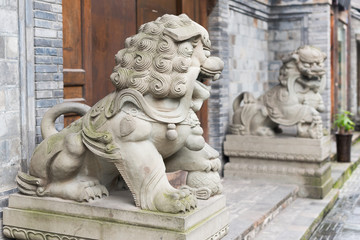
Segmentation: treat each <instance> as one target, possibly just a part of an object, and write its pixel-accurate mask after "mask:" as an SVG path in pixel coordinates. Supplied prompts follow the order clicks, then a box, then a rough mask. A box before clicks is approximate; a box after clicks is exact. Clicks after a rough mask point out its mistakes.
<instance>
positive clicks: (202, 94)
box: [110, 14, 224, 111]
mask: <svg viewBox="0 0 360 240" xmlns="http://www.w3.org/2000/svg"><path fill="white" fill-rule="evenodd" d="M210 47H211V43H210V40H209V35H208V33H207V31H206V30H205V29H204V28H203V27H202V26H200V25H199V24H197V23H195V22H193V21H192V20H191V19H190V18H189V17H188V16H186V15H185V14H182V15H180V16H174V15H164V16H162V17H159V18H158V19H156V20H155V21H153V22H149V23H146V24H144V25H142V26H141V27H140V29H139V33H138V34H136V35H134V36H132V37H129V38H127V39H126V42H125V48H124V49H122V50H120V51H119V52H118V53H117V54H116V56H115V62H116V66H115V67H114V70H113V73H112V74H111V76H110V79H111V81H112V83H113V84H114V85H115V87H116V90H117V91H121V90H123V89H127V88H131V89H135V90H137V91H139V92H140V93H141V94H142V95H143V96H144V97H145V98H147V100H148V101H150V102H151V101H157V102H156V104H155V103H154V104H153V105H156V108H159V100H161V99H172V101H173V102H175V104H165V106H160V108H164V107H165V108H166V107H169V108H170V110H171V108H176V107H177V105H179V101H181V99H184V98H186V99H188V101H192V104H191V105H192V108H193V109H194V110H195V111H197V110H199V109H200V107H201V105H202V103H203V101H204V100H205V99H206V98H208V97H209V89H208V88H207V87H206V86H205V85H204V84H202V83H201V82H200V81H196V79H198V80H201V79H200V78H202V77H205V78H211V79H213V80H216V79H217V78H219V74H220V73H221V70H222V69H223V66H224V65H223V62H222V61H221V60H220V59H219V58H216V57H210ZM199 76H200V77H199ZM190 99H192V100H190ZM176 100H178V101H176ZM168 102H169V101H168Z"/></svg>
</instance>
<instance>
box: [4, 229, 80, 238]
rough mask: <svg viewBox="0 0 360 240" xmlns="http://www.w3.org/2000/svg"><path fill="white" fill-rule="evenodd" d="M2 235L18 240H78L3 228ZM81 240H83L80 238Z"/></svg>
mask: <svg viewBox="0 0 360 240" xmlns="http://www.w3.org/2000/svg"><path fill="white" fill-rule="evenodd" d="M3 233H4V235H5V236H6V237H8V238H12V239H18V240H50V239H51V240H80V238H77V237H71V236H66V235H62V234H56V233H48V232H42V231H34V230H30V229H26V228H18V227H11V226H4V228H3ZM81 240H85V239H84V238H82V239H81Z"/></svg>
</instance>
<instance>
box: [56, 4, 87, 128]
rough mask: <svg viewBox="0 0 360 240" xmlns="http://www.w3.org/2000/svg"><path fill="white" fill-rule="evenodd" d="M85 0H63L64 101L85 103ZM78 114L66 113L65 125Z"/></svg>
mask: <svg viewBox="0 0 360 240" xmlns="http://www.w3.org/2000/svg"><path fill="white" fill-rule="evenodd" d="M87 2H88V1H85V0H63V2H62V4H63V57H64V70H63V73H64V101H65V102H66V101H72V102H81V103H85V102H86V100H85V91H86V87H88V86H86V84H85V83H86V80H85V75H86V70H85V69H86V67H85V62H86V61H89V60H87V59H88V56H87V54H86V53H84V50H85V41H86V38H85V37H86V35H85V34H84V32H85V29H84V27H85V26H86V23H84V22H85V18H84V11H83V9H84V7H85V6H86V5H87ZM78 118H79V116H77V115H76V114H66V115H65V118H64V124H65V126H67V125H69V124H70V123H71V122H72V121H74V120H76V119H78Z"/></svg>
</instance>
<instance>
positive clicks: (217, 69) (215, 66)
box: [198, 57, 224, 82]
mask: <svg viewBox="0 0 360 240" xmlns="http://www.w3.org/2000/svg"><path fill="white" fill-rule="evenodd" d="M223 68H224V62H223V61H222V60H221V59H220V58H218V57H208V58H207V59H206V61H205V62H204V63H203V64H202V66H201V67H200V74H199V77H198V80H199V79H200V81H201V82H203V81H204V80H203V79H211V80H218V79H219V78H220V74H221V71H222V70H223Z"/></svg>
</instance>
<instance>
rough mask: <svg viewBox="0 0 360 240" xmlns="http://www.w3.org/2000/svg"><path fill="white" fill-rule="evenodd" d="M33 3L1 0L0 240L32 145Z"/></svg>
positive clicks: (33, 110) (33, 132) (32, 147)
mask: <svg viewBox="0 0 360 240" xmlns="http://www.w3.org/2000/svg"><path fill="white" fill-rule="evenodd" d="M32 20H33V19H32V0H18V1H12V0H0V73H1V74H0V176H1V177H0V239H4V238H3V235H2V208H3V207H6V206H7V203H8V195H9V194H11V193H13V192H16V191H17V189H16V184H15V176H16V174H17V171H19V170H22V171H26V170H27V167H26V166H27V159H28V155H29V154H28V153H29V152H32V151H33V149H34V145H35V141H34V140H35V131H34V129H35V126H34V125H35V115H34V112H35V109H34V94H33V92H34V90H33V88H34V81H33V80H34V77H33V76H34V69H33V62H34V60H33V59H34V53H33V51H34V50H33V25H32Z"/></svg>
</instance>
